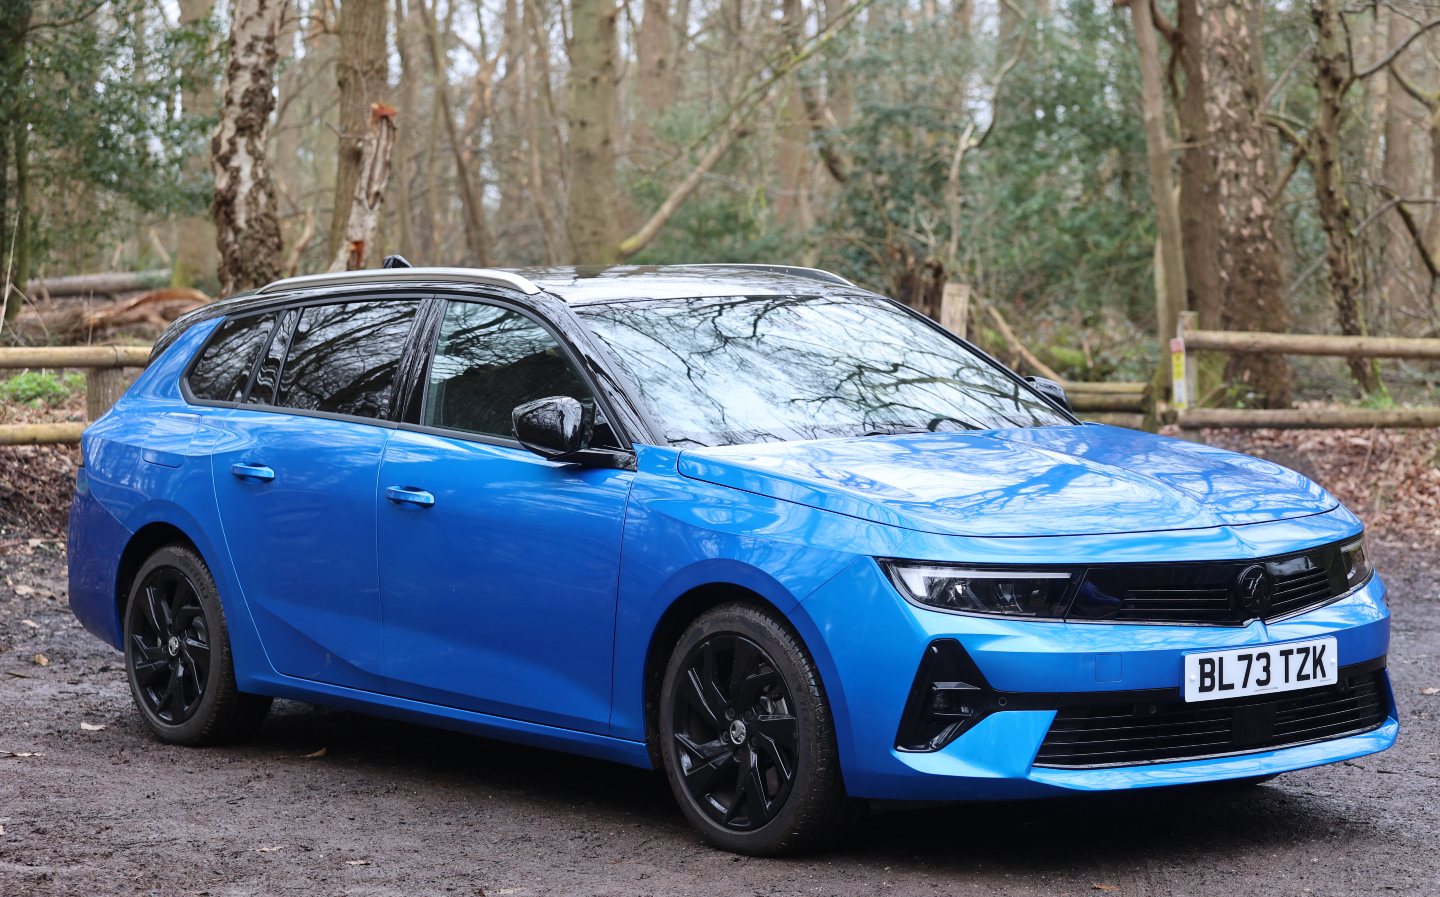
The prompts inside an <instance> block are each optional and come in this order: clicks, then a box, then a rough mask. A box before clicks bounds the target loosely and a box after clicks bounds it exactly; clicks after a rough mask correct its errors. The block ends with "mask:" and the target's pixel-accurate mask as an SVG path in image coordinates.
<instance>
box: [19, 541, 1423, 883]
mask: <svg viewBox="0 0 1440 897" xmlns="http://www.w3.org/2000/svg"><path fill="white" fill-rule="evenodd" d="M1373 550H1374V553H1375V555H1376V559H1377V564H1378V566H1379V568H1380V570H1381V571H1382V572H1383V573H1384V575H1385V577H1386V580H1387V582H1388V583H1389V586H1390V589H1391V592H1390V594H1391V606H1392V608H1393V610H1394V612H1395V624H1394V631H1393V634H1394V641H1393V644H1392V650H1391V654H1390V662H1391V671H1392V675H1393V677H1394V681H1395V685H1396V689H1397V692H1398V697H1399V704H1400V711H1401V715H1402V717H1403V721H1402V726H1403V728H1402V734H1401V736H1400V742H1399V744H1398V745H1397V746H1396V747H1395V748H1393V749H1392V750H1390V751H1389V752H1387V753H1385V754H1381V755H1378V756H1375V757H1367V758H1363V759H1361V760H1360V761H1358V762H1352V763H1346V764H1343V765H1340V766H1332V767H1325V768H1321V769H1313V770H1306V771H1302V772H1295V773H1290V774H1287V775H1285V776H1282V777H1280V778H1279V779H1277V780H1275V781H1273V782H1271V783H1269V784H1267V785H1264V786H1260V787H1257V788H1251V789H1248V790H1243V791H1237V790H1226V789H1217V788H1199V789H1189V790H1183V791H1173V790H1172V791H1167V792H1164V793H1157V792H1149V793H1141V794H1128V795H1104V796H1091V797H1076V798H1069V799H1064V800H1047V801H1030V802H1024V803H1013V804H972V805H963V806H953V807H948V808H944V809H936V810H925V811H916V812H909V813H897V814H892V815H886V816H877V817H873V818H872V819H870V820H869V821H868V822H866V823H865V824H864V825H863V826H862V827H861V829H860V830H859V831H857V832H856V833H855V834H854V835H853V836H852V837H850V838H849V839H848V840H847V841H846V842H845V843H844V844H842V845H840V846H839V847H838V848H836V849H835V850H833V851H831V852H829V853H826V854H822V855H817V856H810V857H805V858H801V859H788V860H752V859H741V858H737V857H733V856H730V855H728V854H724V853H719V852H717V851H714V850H711V849H709V848H708V847H706V846H705V845H704V844H703V843H702V842H701V841H700V839H699V837H698V836H697V835H695V834H694V832H693V831H692V830H691V829H690V828H689V826H688V825H687V824H686V822H685V819H684V817H683V816H682V815H681V814H680V811H679V809H678V808H677V807H676V805H675V803H674V801H673V800H672V799H671V797H670V794H669V790H668V788H667V786H666V784H665V781H664V779H663V778H662V777H661V776H660V775H658V774H653V773H646V772H641V771H639V770H635V769H631V768H629V767H624V766H618V765H613V764H608V763H603V762H600V761H596V760H587V759H583V758H575V757H570V756H566V755H562V754H555V753H550V752H546V751H537V750H531V749H526V748H520V747H515V746H511V745H507V744H504V743H501V742H494V741H487V740H484V739H481V738H474V737H469V736H464V735H457V734H453V733H449V732H442V731H439V730H435V729H429V728H425V727H422V726H415V725H407V724H402V723H395V722H389V721H386V720H379V719H373V718H370V717H366V716H362V715H359V714H355V713H347V712H339V711H334V710H329V709H326V708H321V707H312V706H309V705H306V704H299V703H294V702H288V701H282V702H277V703H276V707H275V711H274V712H273V713H272V715H271V716H270V718H269V720H268V721H267V722H266V724H265V726H264V727H263V728H262V729H261V731H260V733H259V735H258V736H257V737H256V738H255V739H254V740H252V741H250V742H248V743H246V744H243V745H238V746H232V747H224V748H207V749H186V748H175V747H167V746H164V745H161V744H158V743H157V742H155V741H154V739H152V738H151V737H150V735H149V734H148V732H147V731H146V730H145V728H144V724H143V723H142V722H141V721H140V719H139V717H138V715H137V713H136V711H135V709H134V707H133V706H132V704H131V700H130V695H129V693H128V691H127V690H126V687H125V684H124V678H123V673H122V669H121V659H120V656H119V655H118V654H116V653H115V652H114V651H112V650H111V649H110V648H108V647H106V646H104V645H102V644H101V643H100V642H99V641H98V640H96V639H94V638H93V637H91V636H90V635H89V634H88V633H86V632H84V631H83V630H82V629H81V628H80V626H79V624H78V623H76V622H75V619H74V617H72V616H71V614H70V612H69V610H68V608H67V607H66V605H65V602H64V597H65V575H64V560H63V555H62V554H61V552H62V551H63V547H62V546H60V545H58V544H57V543H47V544H42V545H38V546H34V545H30V544H24V543H22V544H20V545H13V546H9V548H8V551H9V553H8V554H4V555H0V580H3V582H0V646H3V647H4V648H5V649H6V650H4V651H3V652H0V751H7V752H11V753H14V754H26V753H31V754H34V755H35V756H12V757H7V758H5V759H0V827H3V834H0V894H3V895H6V897H9V895H28V894H87V895H89V894H166V895H169V894H190V895H195V894H199V895H206V894H209V895H238V894H266V895H279V894H287V893H295V894H305V895H309V894H318V895H340V894H349V895H371V894H375V895H379V894H387V895H388V894H397V895H398V894H403V895H407V897H408V895H430V894H434V895H445V894H452V893H453V894H468V895H477V894H481V893H483V894H487V895H495V894H515V895H539V894H587V895H588V894H616V895H621V894H623V895H638V894H695V895H706V897H717V895H727V897H728V895H750V894H764V895H769V894H797V895H798V894H806V895H812V894H990V893H1004V894H1037V895H1040V894H1043V895H1047V897H1059V895H1080V894H1094V893H1101V892H1104V891H1111V890H1114V891H1115V892H1116V893H1118V894H1122V895H1131V894H1175V895H1182V894H1196V895H1199V894H1207V895H1208V894H1236V895H1249V894H1262V893H1263V894H1296V895H1301V894H1314V895H1317V897H1319V895H1327V894H1374V893H1396V894H1403V895H1414V894H1440V763H1437V762H1436V761H1437V759H1440V724H1437V720H1440V694H1437V695H1434V696H1425V695H1422V694H1421V690H1422V689H1423V688H1430V687H1440V581H1437V580H1440V562H1437V551H1436V550H1435V547H1434V546H1433V545H1431V546H1428V547H1422V546H1418V545H1416V546H1410V545H1402V544H1397V543H1389V544H1386V543H1379V544H1376V545H1374V546H1373ZM27 551H28V552H32V553H30V554H25V553H24V552H27ZM17 552H19V553H17ZM37 654H40V655H43V656H44V658H45V659H46V660H47V661H48V665H45V666H41V665H40V664H38V663H37V662H36V661H35V655H37ZM87 726H88V727H90V728H86V727H87ZM95 727H103V728H98V729H97V728H95ZM322 749H323V752H324V753H323V755H320V756H308V757H307V756H306V755H314V754H316V753H317V752H320V751H322Z"/></svg>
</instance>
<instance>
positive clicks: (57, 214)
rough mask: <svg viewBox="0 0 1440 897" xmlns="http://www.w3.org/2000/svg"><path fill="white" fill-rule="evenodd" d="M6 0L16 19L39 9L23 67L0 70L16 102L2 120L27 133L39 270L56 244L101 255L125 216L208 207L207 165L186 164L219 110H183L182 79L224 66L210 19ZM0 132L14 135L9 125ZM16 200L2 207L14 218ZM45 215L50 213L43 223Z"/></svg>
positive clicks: (141, 3) (141, 4)
mask: <svg viewBox="0 0 1440 897" xmlns="http://www.w3.org/2000/svg"><path fill="white" fill-rule="evenodd" d="M0 6H3V8H0V17H5V16H9V17H10V21H16V20H17V19H16V17H17V16H19V17H21V18H23V15H24V14H25V13H27V12H29V13H30V14H31V18H30V21H29V27H28V29H25V30H23V31H22V32H21V34H22V39H21V41H20V43H19V45H18V46H14V47H12V51H13V52H12V54H11V56H10V59H11V61H13V62H14V63H15V65H13V66H11V67H9V68H8V69H7V70H6V71H3V72H0V104H3V108H4V109H5V110H8V112H6V114H4V115H0V118H3V119H5V120H6V121H8V122H9V123H11V124H13V125H18V126H20V127H25V128H27V129H28V131H29V141H28V142H29V159H30V168H31V172H30V176H31V179H32V183H31V186H30V196H31V208H30V210H29V211H30V214H31V216H32V218H35V219H37V220H36V225H38V226H36V227H35V228H34V229H33V233H35V235H36V236H35V238H34V243H33V246H32V250H33V251H32V253H31V258H32V259H33V260H34V264H35V265H36V266H37V267H38V266H39V265H41V264H43V263H44V258H45V256H46V254H47V253H50V252H64V251H67V250H71V249H74V248H77V247H78V248H79V250H80V252H81V253H82V254H83V253H87V252H93V251H94V248H95V244H96V243H97V242H98V240H99V236H100V234H101V233H103V232H105V231H106V230H110V229H113V228H114V225H115V224H116V220H117V218H118V219H122V220H123V219H124V218H127V217H133V216H136V215H145V216H150V217H151V218H152V220H153V217H164V216H170V215H188V214H195V213H196V212H199V211H201V210H203V209H204V208H205V206H206V205H207V204H208V197H209V193H210V190H211V187H210V183H209V178H208V174H207V175H204V176H201V177H196V176H195V175H194V174H190V173H187V166H188V168H190V169H193V168H194V167H195V166H194V165H193V163H190V162H189V160H191V159H194V158H204V156H205V154H206V152H207V151H208V148H207V146H206V140H207V138H206V135H207V134H208V133H209V132H210V131H211V130H212V129H213V127H214V124H215V117H214V110H212V109H177V99H178V98H179V96H180V93H181V90H182V88H183V89H194V88H196V87H198V86H200V84H201V83H204V84H207V85H208V84H209V83H212V82H213V81H214V79H215V78H216V77H217V76H218V74H219V71H220V67H221V66H222V65H223V61H224V60H223V54H217V53H215V52H214V50H213V49H212V47H213V46H217V45H218V46H223V41H219V40H218V39H217V33H216V26H215V23H214V22H211V21H205V22H200V23H198V24H195V25H191V26H186V27H179V28H172V27H167V25H166V23H165V22H164V20H163V18H160V17H158V16H157V15H155V14H154V12H153V9H154V7H153V4H150V3H148V2H145V0H53V2H49V3H46V4H45V5H43V6H38V5H37V6H34V8H33V9H30V8H29V0H0ZM22 6H23V7H25V8H21V7H22ZM0 31H3V23H0ZM0 130H3V137H4V139H7V140H13V139H14V138H13V132H12V130H11V129H10V128H5V129H0ZM13 151H14V150H13V144H12V146H11V155H13ZM201 167H205V166H201ZM42 197H44V198H47V199H49V200H50V201H49V202H42V201H41V199H42ZM8 199H9V200H10V205H11V209H9V210H5V214H6V216H8V220H14V218H13V216H14V214H15V213H14V211H13V208H14V202H13V200H14V198H13V197H9V198H8ZM42 213H48V216H49V218H48V219H46V220H39V219H40V216H41V215H42ZM5 248H6V249H8V247H5ZM18 254H19V253H17V255H18Z"/></svg>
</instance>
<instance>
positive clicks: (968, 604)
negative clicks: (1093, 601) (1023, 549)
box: [881, 561, 1074, 619]
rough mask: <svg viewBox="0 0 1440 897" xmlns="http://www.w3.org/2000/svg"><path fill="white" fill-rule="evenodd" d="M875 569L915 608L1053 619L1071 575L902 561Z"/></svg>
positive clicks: (1062, 604)
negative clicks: (882, 571) (883, 573)
mask: <svg viewBox="0 0 1440 897" xmlns="http://www.w3.org/2000/svg"><path fill="white" fill-rule="evenodd" d="M881 565H882V566H883V567H884V568H885V572H886V573H888V574H889V575H890V581H891V582H893V583H895V588H897V589H899V590H900V594H902V595H904V596H905V597H906V598H908V599H910V600H911V601H913V602H915V603H916V604H920V605H923V606H925V607H930V608H934V609H935V610H945V611H958V612H961V613H972V614H999V615H1002V616H1007V617H1050V618H1055V619H1059V618H1060V617H1061V616H1063V615H1064V613H1065V598H1066V593H1067V592H1068V591H1069V588H1070V582H1071V579H1072V577H1073V576H1074V573H1072V571H1069V570H981V569H975V568H970V567H958V566H948V565H939V564H916V563H909V562H904V561H882V562H881Z"/></svg>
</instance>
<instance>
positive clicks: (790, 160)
mask: <svg viewBox="0 0 1440 897" xmlns="http://www.w3.org/2000/svg"><path fill="white" fill-rule="evenodd" d="M781 9H782V10H783V16H782V18H781V20H780V28H781V30H782V31H783V32H785V33H786V34H787V35H789V43H790V46H791V47H797V46H799V44H800V43H801V41H802V40H803V37H804V27H805V8H804V6H803V4H802V2H801V0H781ZM802 77H804V76H803V75H801V74H799V73H794V74H791V75H790V77H789V78H788V79H787V81H788V82H789V84H788V91H787V92H788V94H789V96H788V97H787V99H786V102H785V105H784V106H783V107H782V108H781V109H780V110H779V113H780V114H779V121H778V122H776V124H777V127H776V135H775V137H776V142H777V144H778V145H777V146H776V152H775V166H776V168H778V169H779V174H780V195H779V196H778V197H776V202H775V218H776V220H777V221H778V222H780V223H781V224H782V225H791V226H797V227H799V228H800V229H801V230H802V231H808V230H809V229H810V225H811V224H812V223H813V222H810V221H808V220H805V219H806V218H808V214H807V213H808V211H809V203H808V202H804V201H803V193H804V191H805V190H806V189H807V187H808V185H809V182H810V166H809V164H808V163H809V152H808V148H807V143H808V142H809V137H810V124H811V123H810V116H809V114H808V112H807V110H806V103H805V99H804V97H803V94H804V92H805V90H806V86H805V85H804V84H803V83H802V82H801V78H802Z"/></svg>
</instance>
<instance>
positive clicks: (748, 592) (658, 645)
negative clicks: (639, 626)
mask: <svg viewBox="0 0 1440 897" xmlns="http://www.w3.org/2000/svg"><path fill="white" fill-rule="evenodd" d="M728 603H745V604H751V605H754V606H756V607H760V608H763V609H765V610H767V611H770V612H772V613H774V614H775V616H776V618H777V619H779V620H781V621H783V622H784V623H785V624H786V625H787V626H789V627H790V628H791V629H792V630H794V633H795V637H796V639H797V640H799V642H800V644H801V645H802V646H804V647H805V649H806V650H807V651H810V653H811V656H814V653H815V652H814V651H813V649H811V648H810V646H809V644H808V643H807V641H806V639H805V637H804V636H803V635H802V634H801V633H800V631H799V629H798V628H797V627H795V625H794V623H793V622H791V620H790V617H789V615H788V614H786V613H785V612H784V611H782V610H781V609H780V608H779V607H778V606H777V605H776V604H775V603H774V602H773V601H771V600H770V599H768V598H766V597H765V596H764V595H762V594H761V593H760V592H757V591H755V590H754V589H752V588H749V587H747V586H744V585H740V584H739V583H735V582H723V581H721V582H709V583H703V584H701V585H697V586H693V587H691V588H690V589H688V590H687V591H685V592H683V593H682V594H680V595H678V596H677V597H676V598H675V600H674V601H672V602H670V605H669V606H668V607H666V608H665V611H664V612H663V613H662V614H661V615H660V619H659V620H658V621H656V624H655V627H654V629H652V630H651V632H650V641H649V644H648V645H647V647H646V650H645V670H644V678H643V680H642V682H643V689H644V696H643V700H644V708H645V748H646V750H647V751H648V752H649V754H650V763H651V765H652V766H653V767H654V768H655V769H663V768H664V761H663V759H662V757H661V755H660V691H661V688H662V687H663V685H664V682H665V667H666V666H667V665H668V664H669V660H670V653H671V652H672V651H673V650H674V649H675V645H676V644H677V643H679V641H680V636H681V635H683V634H684V633H685V630H686V629H687V628H688V627H689V626H690V624H691V623H693V622H695V620H696V619H698V618H699V617H700V615H701V614H703V613H705V612H706V611H708V610H710V609H711V608H713V607H718V606H720V605H722V604H728Z"/></svg>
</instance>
